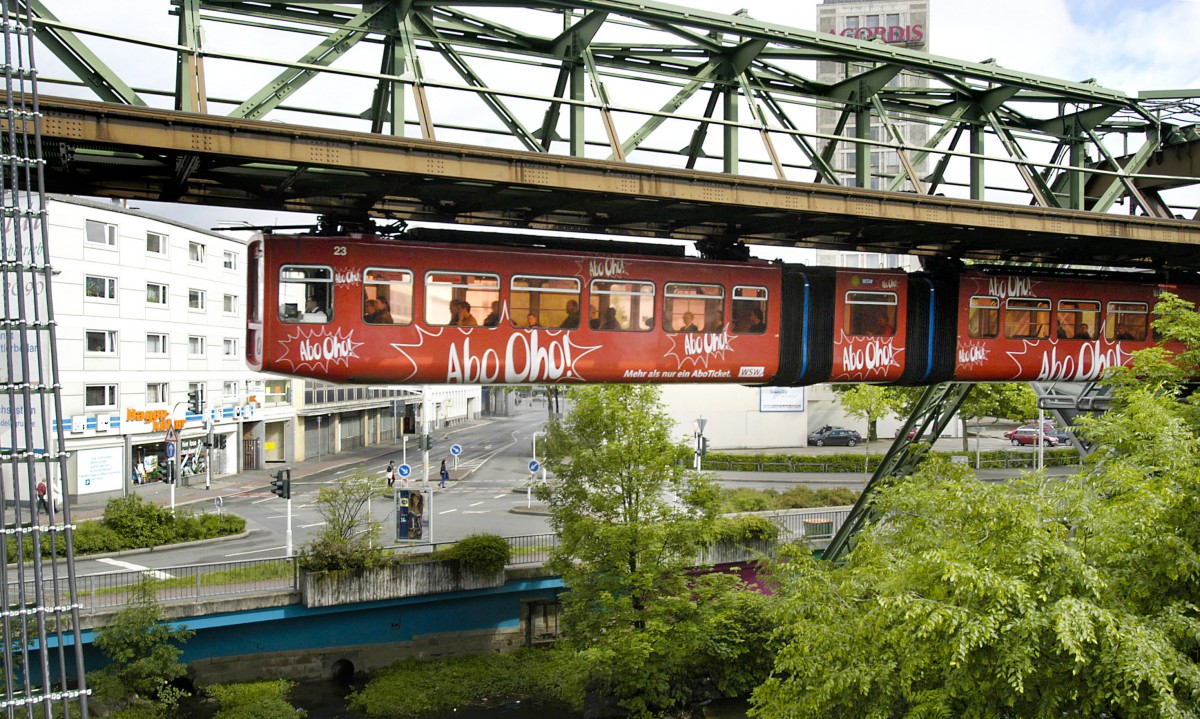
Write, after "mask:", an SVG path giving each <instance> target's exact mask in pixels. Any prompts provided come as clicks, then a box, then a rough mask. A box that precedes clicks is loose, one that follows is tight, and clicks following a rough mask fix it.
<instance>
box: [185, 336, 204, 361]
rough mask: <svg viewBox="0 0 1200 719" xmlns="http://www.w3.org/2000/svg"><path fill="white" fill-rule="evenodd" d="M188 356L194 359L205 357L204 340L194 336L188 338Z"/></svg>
mask: <svg viewBox="0 0 1200 719" xmlns="http://www.w3.org/2000/svg"><path fill="white" fill-rule="evenodd" d="M188 354H189V355H191V356H192V357H203V356H204V338H203V337H197V336H196V335H192V336H190V337H188Z"/></svg>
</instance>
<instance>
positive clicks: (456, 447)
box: [450, 444, 462, 457]
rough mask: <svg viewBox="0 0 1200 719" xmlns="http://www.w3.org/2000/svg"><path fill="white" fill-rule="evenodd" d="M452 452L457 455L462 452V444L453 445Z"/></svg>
mask: <svg viewBox="0 0 1200 719" xmlns="http://www.w3.org/2000/svg"><path fill="white" fill-rule="evenodd" d="M450 454H452V455H454V456H455V457H457V456H458V455H460V454H462V445H461V444H456V445H454V446H452V447H451V448H450Z"/></svg>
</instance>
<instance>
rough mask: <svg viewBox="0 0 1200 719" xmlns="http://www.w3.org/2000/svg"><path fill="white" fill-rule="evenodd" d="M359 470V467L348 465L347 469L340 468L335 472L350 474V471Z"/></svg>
mask: <svg viewBox="0 0 1200 719" xmlns="http://www.w3.org/2000/svg"><path fill="white" fill-rule="evenodd" d="M357 471H358V467H347V468H346V469H339V470H338V471H337V472H335V473H334V474H349V473H350V472H357Z"/></svg>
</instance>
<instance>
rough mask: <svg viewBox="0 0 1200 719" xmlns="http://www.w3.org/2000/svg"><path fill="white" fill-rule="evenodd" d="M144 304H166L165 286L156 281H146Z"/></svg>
mask: <svg viewBox="0 0 1200 719" xmlns="http://www.w3.org/2000/svg"><path fill="white" fill-rule="evenodd" d="M146 304H148V305H162V306H164V307H165V306H166V305H167V286H166V285H160V284H158V283H157V282H147V283H146Z"/></svg>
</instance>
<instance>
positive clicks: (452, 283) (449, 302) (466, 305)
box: [425, 271, 500, 327]
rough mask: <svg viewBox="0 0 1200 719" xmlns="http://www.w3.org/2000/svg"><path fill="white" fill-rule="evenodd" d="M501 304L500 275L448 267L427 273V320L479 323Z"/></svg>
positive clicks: (470, 325)
mask: <svg viewBox="0 0 1200 719" xmlns="http://www.w3.org/2000/svg"><path fill="white" fill-rule="evenodd" d="M499 307H500V276H499V275H476V274H471V273H468V272H446V271H435V272H429V273H427V274H426V275H425V324H428V325H445V326H459V327H478V326H479V325H481V324H483V322H484V321H485V320H486V319H487V318H488V315H489V313H491V312H494V311H498V310H499Z"/></svg>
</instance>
